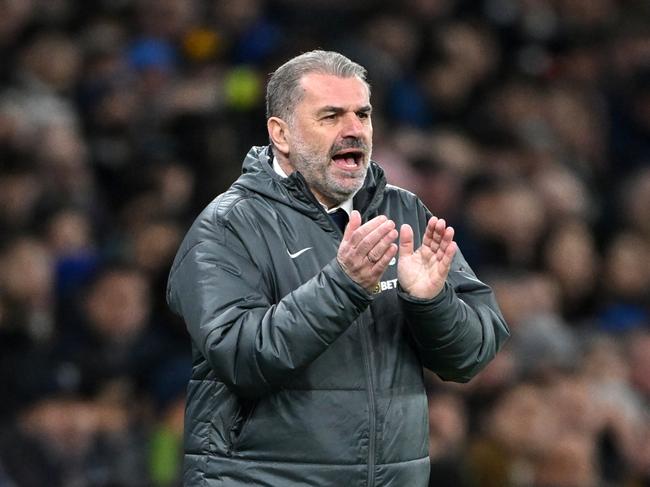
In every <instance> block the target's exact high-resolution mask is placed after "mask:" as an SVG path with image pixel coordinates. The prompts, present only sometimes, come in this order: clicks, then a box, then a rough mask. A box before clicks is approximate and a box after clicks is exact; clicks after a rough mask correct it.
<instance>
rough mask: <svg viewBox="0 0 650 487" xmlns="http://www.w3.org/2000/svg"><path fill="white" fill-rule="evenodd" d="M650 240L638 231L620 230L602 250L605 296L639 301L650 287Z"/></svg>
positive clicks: (646, 294)
mask: <svg viewBox="0 0 650 487" xmlns="http://www.w3.org/2000/svg"><path fill="white" fill-rule="evenodd" d="M649 256H650V243H648V241H646V240H644V239H643V238H642V237H641V236H640V235H639V234H637V233H633V232H622V233H619V234H617V235H616V236H615V237H614V239H613V240H612V241H611V242H610V243H609V245H608V246H607V249H606V253H605V261H604V269H603V272H604V275H603V283H604V286H605V289H606V291H607V293H608V295H609V296H612V297H613V298H614V299H617V300H622V301H628V302H636V303H640V302H643V301H644V300H646V299H647V298H648V293H649V290H650V272H649V267H650V258H649Z"/></svg>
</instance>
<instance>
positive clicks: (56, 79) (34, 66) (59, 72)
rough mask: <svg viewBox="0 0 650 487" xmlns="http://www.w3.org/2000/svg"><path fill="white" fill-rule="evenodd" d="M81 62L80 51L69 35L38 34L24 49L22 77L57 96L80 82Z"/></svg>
mask: <svg viewBox="0 0 650 487" xmlns="http://www.w3.org/2000/svg"><path fill="white" fill-rule="evenodd" d="M81 61H82V59H81V52H80V50H79V47H78V46H77V44H76V43H75V42H74V41H73V40H72V39H70V38H69V37H67V36H66V35H64V34H62V33H60V32H58V33H53V34H48V33H44V34H39V35H37V36H35V38H34V39H33V40H32V41H31V42H30V43H29V44H28V45H27V47H26V48H25V49H24V52H23V56H22V68H23V74H24V75H25V76H27V77H28V78H31V77H33V78H35V79H37V80H38V81H39V82H41V83H43V84H45V85H46V86H48V87H49V88H50V89H52V90H53V91H55V92H59V93H67V92H69V90H71V89H72V88H73V86H74V84H75V83H76V82H77V79H78V77H79V70H80V69H81Z"/></svg>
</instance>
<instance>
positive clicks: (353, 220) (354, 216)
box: [343, 210, 361, 242]
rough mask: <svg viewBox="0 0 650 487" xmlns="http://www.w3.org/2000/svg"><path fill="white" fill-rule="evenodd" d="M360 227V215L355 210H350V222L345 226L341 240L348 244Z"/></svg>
mask: <svg viewBox="0 0 650 487" xmlns="http://www.w3.org/2000/svg"><path fill="white" fill-rule="evenodd" d="M360 226H361V213H359V212H358V211H357V210H352V213H350V220H349V221H348V224H347V225H346V226H345V231H344V232H343V240H345V241H346V242H348V241H349V240H350V239H351V238H352V234H353V233H354V232H355V231H356V230H357V229H358V228H359V227H360Z"/></svg>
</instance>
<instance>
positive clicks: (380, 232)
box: [356, 220, 395, 255]
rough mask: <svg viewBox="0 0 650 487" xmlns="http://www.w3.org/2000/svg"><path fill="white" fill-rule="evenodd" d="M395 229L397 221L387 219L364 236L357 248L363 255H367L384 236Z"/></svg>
mask: <svg viewBox="0 0 650 487" xmlns="http://www.w3.org/2000/svg"><path fill="white" fill-rule="evenodd" d="M394 229H395V222H394V221H393V220H387V221H385V222H384V223H382V224H381V225H379V226H378V227H377V228H375V229H374V230H373V231H372V232H370V233H369V234H368V235H366V236H365V237H364V239H363V240H362V241H361V242H359V245H357V247H356V250H357V252H358V253H359V254H361V255H367V254H368V253H369V252H370V251H371V250H372V249H373V248H374V247H375V246H376V245H377V244H378V243H379V242H380V241H381V240H382V239H383V238H385V237H386V235H388V234H389V233H391V232H392V231H393V230H394Z"/></svg>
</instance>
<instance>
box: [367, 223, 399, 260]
mask: <svg viewBox="0 0 650 487" xmlns="http://www.w3.org/2000/svg"><path fill="white" fill-rule="evenodd" d="M396 238H397V230H395V229H394V228H393V229H392V230H390V231H389V232H388V233H387V234H385V235H384V236H383V237H382V238H381V240H379V242H377V243H376V244H375V245H374V246H373V247H372V248H371V249H370V250H369V251H368V253H367V254H366V255H367V257H368V260H369V261H370V262H371V263H373V264H375V263H376V262H378V261H379V259H380V258H381V256H382V255H384V253H385V252H386V250H387V249H388V248H389V247H390V246H391V244H392V243H393V242H394V241H395V239H396Z"/></svg>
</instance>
